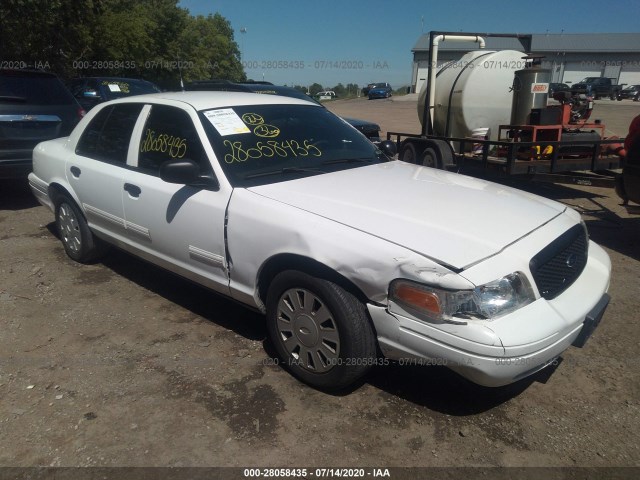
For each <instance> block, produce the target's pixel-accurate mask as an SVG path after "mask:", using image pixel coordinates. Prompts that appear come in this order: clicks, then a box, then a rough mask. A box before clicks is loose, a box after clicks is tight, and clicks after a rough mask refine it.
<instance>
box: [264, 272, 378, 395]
mask: <svg viewBox="0 0 640 480" xmlns="http://www.w3.org/2000/svg"><path fill="white" fill-rule="evenodd" d="M267 329H268V332H269V337H270V339H271V341H272V342H273V345H274V347H275V349H276V351H277V352H278V356H279V357H280V359H281V360H282V361H283V363H284V366H285V367H286V368H287V369H288V370H289V371H290V372H291V373H292V374H293V375H294V376H296V377H297V378H299V379H300V380H302V381H303V382H305V383H307V384H309V385H311V386H312V387H315V388H320V389H325V390H336V389H340V388H344V387H347V386H349V385H351V384H352V383H354V382H355V381H356V380H357V379H359V378H360V377H362V376H363V375H364V374H365V373H366V372H367V370H369V368H370V367H371V365H372V364H373V363H374V360H375V358H376V347H375V337H374V334H373V329H372V327H371V324H370V322H369V318H368V315H367V312H366V308H365V306H364V304H363V303H362V302H360V301H359V300H358V299H357V298H356V297H355V296H354V295H352V294H351V293H350V292H348V291H346V290H344V289H343V288H341V287H340V286H338V285H337V284H335V283H333V282H330V281H328V280H324V279H320V278H316V277H313V276H311V275H308V274H306V273H303V272H299V271H295V270H288V271H285V272H282V273H280V274H278V275H277V276H276V277H275V278H274V279H273V281H272V282H271V285H270V287H269V292H268V294H267Z"/></svg>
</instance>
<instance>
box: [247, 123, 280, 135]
mask: <svg viewBox="0 0 640 480" xmlns="http://www.w3.org/2000/svg"><path fill="white" fill-rule="evenodd" d="M253 134H254V135H255V136H256V137H262V138H275V137H277V136H278V135H280V129H279V128H278V127H274V126H273V125H268V124H266V123H264V124H262V125H258V126H257V127H256V128H254V129H253Z"/></svg>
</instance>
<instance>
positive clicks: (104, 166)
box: [65, 103, 144, 241]
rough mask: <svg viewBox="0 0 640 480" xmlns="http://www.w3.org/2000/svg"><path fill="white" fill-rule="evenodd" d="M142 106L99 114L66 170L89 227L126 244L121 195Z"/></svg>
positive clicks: (115, 108)
mask: <svg viewBox="0 0 640 480" xmlns="http://www.w3.org/2000/svg"><path fill="white" fill-rule="evenodd" d="M143 106H144V105H143V104H141V103H139V104H136V103H123V104H119V105H111V106H108V107H106V108H103V109H102V110H100V111H99V112H98V113H97V115H96V116H95V117H94V118H93V119H92V120H91V122H90V123H89V124H88V125H87V127H86V128H85V130H84V132H83V133H82V136H81V137H80V139H79V140H78V144H77V145H76V150H75V153H74V154H73V155H72V156H70V158H69V159H67V162H66V166H65V168H66V175H67V180H68V182H69V185H70V186H71V187H72V189H73V191H74V192H75V193H76V195H77V197H78V199H79V200H80V203H81V207H82V209H83V211H84V213H85V216H86V218H87V221H88V222H89V225H90V226H91V227H92V228H93V229H95V230H98V231H100V232H103V233H104V234H105V235H108V236H110V237H112V238H114V239H117V240H123V241H126V224H125V219H124V209H123V206H122V192H123V188H124V184H125V180H124V178H125V172H126V166H127V156H128V155H129V145H130V142H131V138H132V132H133V130H134V127H135V125H136V122H137V121H138V117H139V116H140V113H141V111H142V108H143Z"/></svg>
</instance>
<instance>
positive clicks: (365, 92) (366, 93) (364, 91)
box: [362, 83, 376, 97]
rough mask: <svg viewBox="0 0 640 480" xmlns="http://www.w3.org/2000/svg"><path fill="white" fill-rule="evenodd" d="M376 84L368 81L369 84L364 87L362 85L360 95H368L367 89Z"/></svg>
mask: <svg viewBox="0 0 640 480" xmlns="http://www.w3.org/2000/svg"><path fill="white" fill-rule="evenodd" d="M375 86H376V84H375V83H370V84H369V85H367V86H366V87H362V95H363V96H365V97H366V96H367V95H369V90H371V89H372V88H373V87H375Z"/></svg>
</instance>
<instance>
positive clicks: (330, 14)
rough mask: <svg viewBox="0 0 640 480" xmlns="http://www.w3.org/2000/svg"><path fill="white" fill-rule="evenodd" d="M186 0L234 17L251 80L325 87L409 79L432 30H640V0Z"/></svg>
mask: <svg viewBox="0 0 640 480" xmlns="http://www.w3.org/2000/svg"><path fill="white" fill-rule="evenodd" d="M577 5H579V7H577ZM180 6H182V7H184V8H187V9H188V10H189V11H190V13H191V14H192V15H207V14H209V13H216V12H218V13H220V14H221V15H222V16H224V17H225V18H227V20H229V22H231V26H232V27H233V29H234V32H235V38H236V41H237V43H238V45H239V46H240V50H241V53H242V58H243V60H244V62H245V64H246V68H245V71H246V72H247V76H248V77H249V78H252V79H254V80H262V79H263V78H264V80H268V81H271V82H273V83H276V84H287V85H292V84H296V85H309V84H311V83H313V82H318V83H320V84H321V85H323V86H324V87H326V88H329V87H333V86H334V85H336V84H337V83H339V82H341V83H343V84H344V85H346V84H347V83H356V84H358V85H361V86H362V85H364V84H367V83H369V82H374V81H376V82H389V83H391V84H392V85H393V86H394V87H400V86H403V85H409V83H410V82H411V62H412V54H411V49H412V48H413V46H414V45H415V43H416V41H417V40H418V38H419V37H420V35H421V33H422V32H424V33H428V32H429V31H430V30H441V31H456V32H457V31H469V32H493V33H545V32H547V31H548V32H549V33H561V32H563V31H564V33H588V32H594V33H614V32H638V31H640V30H639V29H640V1H638V0H580V1H575V0H572V1H567V0H565V1H558V0H556V1H552V0H537V1H528V2H517V0H516V1H501V0H474V1H464V0H444V1H440V2H436V1H433V0H404V1H397V2H392V1H390V0H366V1H365V0H342V1H334V0H324V1H320V2H311V1H307V0H298V1H294V0H182V1H181V2H180ZM241 30H242V31H243V32H244V33H241ZM285 62H286V64H285Z"/></svg>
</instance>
